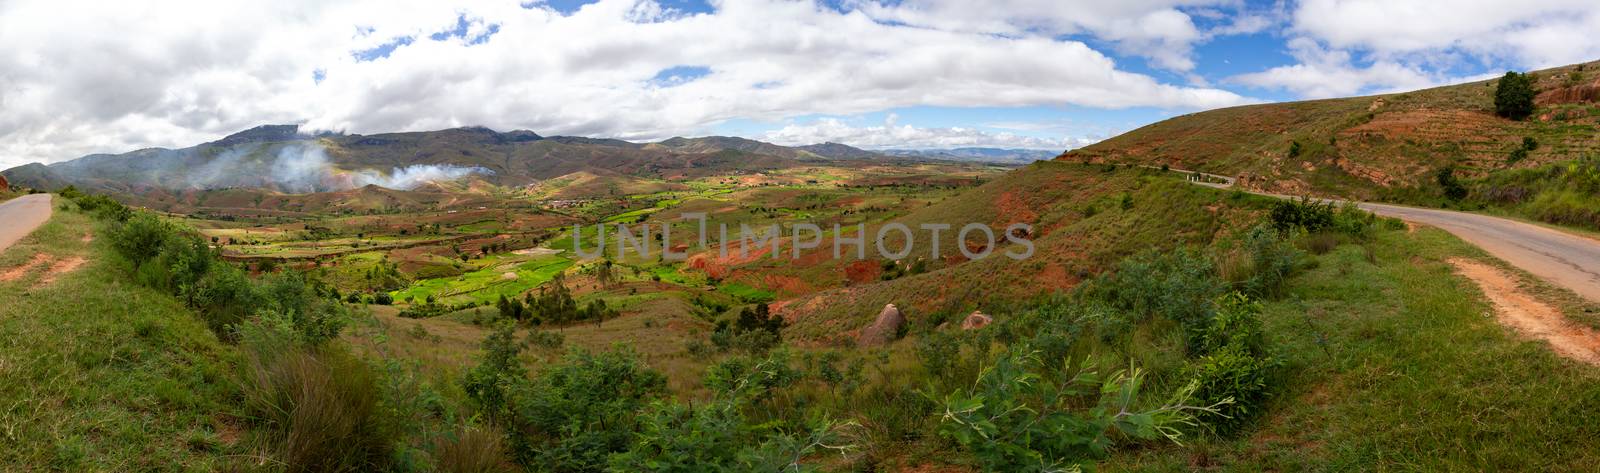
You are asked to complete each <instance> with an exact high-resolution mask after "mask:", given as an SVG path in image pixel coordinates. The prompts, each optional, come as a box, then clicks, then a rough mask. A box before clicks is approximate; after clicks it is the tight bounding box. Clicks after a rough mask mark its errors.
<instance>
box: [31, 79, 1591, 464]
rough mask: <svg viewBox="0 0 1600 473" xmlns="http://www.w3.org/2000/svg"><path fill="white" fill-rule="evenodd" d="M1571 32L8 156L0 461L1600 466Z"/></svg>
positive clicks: (1583, 145)
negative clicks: (1171, 113) (1131, 84)
mask: <svg viewBox="0 0 1600 473" xmlns="http://www.w3.org/2000/svg"><path fill="white" fill-rule="evenodd" d="M1577 67H1578V66H1576V65H1575V66H1569V67H1564V68H1557V69H1553V70H1549V71H1540V72H1538V77H1542V78H1544V79H1542V80H1536V81H1534V83H1535V84H1540V85H1539V87H1541V88H1542V89H1540V90H1542V92H1541V94H1544V95H1540V96H1541V97H1544V98H1543V99H1541V102H1539V105H1538V107H1536V111H1537V112H1539V113H1537V114H1535V115H1533V118H1532V119H1531V121H1516V120H1509V119H1505V118H1501V117H1497V116H1495V115H1494V114H1493V112H1492V107H1491V106H1488V105H1486V104H1485V102H1486V101H1489V100H1490V96H1491V95H1492V93H1493V92H1492V91H1493V87H1492V85H1493V84H1492V83H1467V84H1463V85H1455V86H1449V87H1444V88H1438V89H1428V90H1422V91H1417V92H1411V93H1406V94H1396V95H1385V96H1377V97H1357V98H1349V99H1333V100H1323V101H1310V102H1292V103H1277V104H1267V105H1251V106H1246V107H1240V108H1224V109H1218V110H1212V111H1207V112H1198V113H1195V114H1191V115H1183V116H1178V117H1175V118H1172V119H1169V120H1166V121H1161V122H1158V123H1155V124H1152V125H1149V126H1146V127H1144V128H1140V129H1137V130H1134V131H1132V132H1129V133H1127V134H1124V135H1121V136H1117V137H1114V138H1111V139H1108V140H1105V141H1102V142H1100V143H1098V144H1094V145H1091V146H1087V147H1084V148H1081V149H1075V150H1071V151H1067V152H1065V153H1062V154H1060V155H1059V156H1055V155H1054V154H1053V153H1049V154H1048V155H1047V156H1046V157H1049V156H1055V157H1054V159H1041V160H1037V161H1028V162H1026V163H1022V162H1017V161H1019V160H1025V159H1027V158H1028V157H1037V156H1038V153H1037V152H1035V153H1025V152H1020V151H1016V150H1010V151H1008V152H1004V153H1002V152H999V151H995V152H990V151H982V150H974V149H951V150H946V152H944V153H935V152H904V151H902V152H896V151H893V150H884V151H867V150H863V149H858V148H853V147H850V146H846V145H842V144H838V143H822V144H817V145H808V146H793V147H791V146H782V145H777V144H773V143H766V142H761V141H756V140H752V139H746V138H736V137H722V136H709V137H700V138H671V139H666V140H661V141H655V142H641V143H635V142H630V141H623V140H617V139H600V138H584V137H574V136H548V137H547V136H541V135H539V134H536V133H534V132H531V131H526V130H516V131H508V132H500V131H494V130H491V129H488V128H482V127H465V128H451V129H445V130H437V131H425V132H406V133H384V134H373V135H359V134H344V133H327V132H322V133H303V132H302V131H301V130H300V128H299V127H297V126H294V125H267V126H261V127H257V128H252V129H249V130H246V131H243V132H239V133H235V134H232V135H229V136H227V137H225V138H223V139H220V140H217V141H212V142H208V143H202V144H199V145H195V146H192V147H188V148H179V149H159V148H158V149H144V150H139V151H133V152H129V153H123V154H97V155H90V156H85V157H83V158H80V159H77V160H70V161H63V162H58V163H53V164H50V165H44V164H37V163H36V164H28V165H24V166H19V167H16V168H12V169H8V170H6V171H4V176H5V177H6V179H7V181H8V182H9V183H11V184H12V185H15V186H18V190H17V191H14V192H15V193H16V194H17V197H14V198H11V199H10V200H7V201H6V202H5V203H0V211H3V212H4V213H0V215H6V216H7V220H8V222H7V223H8V224H10V223H11V222H12V221H16V222H22V219H23V218H24V217H26V218H27V219H33V220H38V221H41V222H43V223H42V225H40V226H38V227H37V229H33V228H32V227H33V225H31V224H30V225H27V226H22V225H19V226H17V227H15V228H17V229H19V231H17V232H16V233H19V235H16V237H17V238H16V240H17V243H16V244H15V245H13V246H11V247H10V248H0V275H3V278H0V298H3V299H0V300H4V301H6V303H5V304H0V374H3V375H5V376H6V377H7V379H15V380H19V381H18V382H14V383H6V384H5V385H3V386H0V408H4V409H5V410H3V411H0V413H3V414H5V416H4V417H3V418H0V435H3V437H4V439H5V440H6V441H5V442H0V443H3V444H4V445H6V446H4V447H0V469H7V470H13V469H14V470H19V471H35V470H118V469H133V470H240V471H647V470H648V471H702V470H711V469H720V470H723V471H951V472H966V471H1073V470H1075V469H1102V470H1109V471H1185V470H1296V471H1298V470H1319V471H1320V470H1390V469H1396V470H1456V469H1483V468H1499V469H1519V468H1531V469H1541V470H1574V471H1582V470H1591V469H1595V468H1597V467H1600V455H1597V454H1596V452H1600V441H1597V440H1596V439H1600V432H1596V431H1595V428H1594V426H1593V425H1591V423H1583V422H1574V421H1571V420H1570V419H1573V418H1581V417H1582V416H1584V415H1587V413H1591V412H1595V411H1597V410H1600V384H1597V383H1595V380H1596V379H1597V376H1600V371H1596V367H1595V366H1594V365H1593V363H1594V344H1593V343H1592V342H1593V340H1592V338H1593V334H1594V329H1595V328H1596V327H1600V316H1597V315H1596V313H1597V311H1600V301H1597V300H1596V299H1595V297H1594V294H1592V292H1591V291H1589V290H1587V289H1590V288H1592V287H1594V286H1593V284H1592V282H1593V281H1592V279H1593V277H1592V276H1593V274H1591V273H1590V272H1589V271H1588V270H1587V268H1588V266H1590V265H1589V264H1588V263H1589V262H1590V261H1591V259H1592V256H1593V249H1594V248H1595V247H1596V245H1594V244H1593V242H1592V241H1591V240H1587V239H1586V238H1587V237H1585V236H1582V235H1583V233H1582V232H1583V231H1582V230H1575V229H1576V228H1588V227H1593V224H1594V222H1591V221H1590V220H1589V219H1588V216H1589V214H1587V213H1584V212H1583V210H1584V209H1587V207H1585V205H1587V204H1585V202H1588V200H1586V199H1592V198H1593V191H1592V190H1591V189H1590V187H1589V186H1592V184H1593V183H1594V182H1597V181H1594V180H1593V179H1592V177H1593V176H1592V175H1593V174H1594V173H1595V169H1596V168H1594V167H1593V164H1594V158H1592V157H1590V156H1589V154H1590V153H1591V152H1592V151H1593V148H1594V147H1595V146H1593V145H1594V143H1592V141H1593V136H1592V134H1589V133H1588V131H1592V130H1591V129H1592V128H1593V125H1594V124H1593V123H1591V122H1593V120H1592V116H1593V114H1589V113H1588V112H1584V110H1588V108H1592V105H1590V102H1591V101H1585V100H1587V99H1584V100H1577V101H1573V100H1569V99H1571V98H1572V97H1579V98H1582V94H1576V95H1574V94H1575V93H1573V92H1571V90H1575V89H1573V87H1581V86H1582V84H1581V79H1580V80H1573V79H1570V77H1575V75H1574V74H1575V72H1577V71H1578V70H1579V69H1577ZM1554 77H1559V78H1560V79H1552V78H1554ZM1486 84H1487V85H1486ZM1586 107H1587V108H1586ZM1545 116H1548V117H1549V118H1548V119H1546V118H1544V117H1545ZM1585 127H1587V128H1585ZM1586 130H1588V131H1586ZM1523 135H1527V137H1528V138H1529V139H1531V140H1533V141H1537V142H1538V143H1539V145H1538V146H1531V147H1530V146H1527V145H1524V144H1523V143H1524V141H1523V140H1522V138H1523ZM1324 143H1325V144H1324ZM1502 145H1506V146H1514V147H1516V148H1507V149H1516V150H1521V152H1520V153H1519V154H1518V156H1519V157H1518V158H1517V159H1515V160H1505V161H1502V160H1499V158H1498V157H1497V154H1496V153H1499V151H1500V150H1501V148H1502ZM1280 148H1281V150H1280ZM1002 151H1003V150H1002ZM996 156H1000V157H1002V158H1003V159H995V160H990V161H984V162H978V161H974V159H975V158H983V157H996ZM1019 156H1020V158H1019ZM1190 169H1192V170H1198V171H1203V173H1206V174H1200V175H1196V174H1193V172H1192V171H1189V170H1190ZM224 171H226V172H224ZM1458 172H1459V174H1460V176H1459V178H1458V177H1457V173H1458ZM7 191H8V192H13V191H10V189H7ZM25 193H26V194H31V195H23V194H25ZM1287 195H1313V196H1318V197H1327V198H1340V199H1347V200H1350V201H1356V202H1362V203H1360V204H1343V203H1340V202H1334V201H1328V200H1316V199H1286V198H1283V197H1286V196H1287ZM1366 201H1383V202H1391V203H1371V202H1366ZM1393 203H1404V204H1408V205H1411V206H1410V207H1407V206H1400V205H1394V204H1393ZM1420 206H1431V207H1441V208H1448V209H1451V210H1453V211H1462V212H1465V213H1456V212H1452V213H1445V212H1444V211H1439V210H1430V209H1423V208H1422V207H1420ZM25 207H26V208H28V209H30V210H29V211H27V212H25V213H26V215H24V212H23V211H22V210H20V209H23V208H25ZM40 210H44V212H40ZM13 212H17V213H13ZM1471 212H1477V213H1471ZM1484 214H1493V215H1509V216H1514V217H1518V218H1524V219H1529V220H1539V221H1543V222H1544V223H1545V225H1547V227H1539V226H1535V225H1534V224H1531V223H1521V222H1516V221H1514V220H1509V219H1504V218H1498V217H1493V216H1489V215H1484ZM12 215H16V217H12ZM23 223H25V222H23ZM766 229H770V233H762V232H763V231H764V230H766ZM973 229H976V230H973ZM941 232H942V233H941ZM1570 232H1577V233H1578V234H1577V235H1573V234H1571V233H1570ZM758 234H760V235H766V236H767V237H768V238H760V237H759V235H758ZM602 242H603V243H602ZM841 248H847V249H848V250H841ZM1529 254H1532V256H1529ZM1529 258H1533V259H1532V260H1530V259H1529ZM1530 261H1532V262H1531V263H1530ZM1552 261H1565V262H1567V263H1570V264H1567V266H1570V268H1568V267H1560V268H1556V269H1555V270H1550V267H1551V266H1552ZM1554 266H1559V265H1554ZM1474 429H1476V430H1474ZM1464 431H1475V432H1477V433H1476V434H1474V435H1445V434H1442V433H1443V432H1464Z"/></svg>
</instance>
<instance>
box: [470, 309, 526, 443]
mask: <svg viewBox="0 0 1600 473" xmlns="http://www.w3.org/2000/svg"><path fill="white" fill-rule="evenodd" d="M482 347H483V354H482V355H480V358H479V360H478V366H475V367H473V368H472V371H468V372H467V373H466V375H465V376H464V377H463V378H462V387H463V388H465V389H466V392H467V398H468V399H471V400H472V401H473V402H475V403H477V405H478V409H479V412H483V413H484V414H485V415H486V416H487V417H488V418H489V419H490V420H497V419H500V418H502V417H504V416H505V415H506V405H507V398H508V395H507V393H506V389H507V386H508V385H510V384H512V383H514V382H516V381H517V380H519V379H524V378H526V377H527V370H526V369H525V368H523V367H522V361H521V360H520V359H518V358H517V355H518V354H520V353H521V352H522V345H521V344H519V343H517V340H516V324H514V323H512V322H511V321H510V320H503V321H501V322H500V323H498V324H495V327H494V332H491V333H490V334H489V336H487V337H484V339H483V344H482Z"/></svg>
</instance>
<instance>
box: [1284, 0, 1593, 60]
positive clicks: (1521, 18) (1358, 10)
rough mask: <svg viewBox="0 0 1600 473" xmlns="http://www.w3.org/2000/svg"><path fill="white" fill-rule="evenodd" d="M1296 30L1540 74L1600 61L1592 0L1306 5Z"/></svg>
mask: <svg viewBox="0 0 1600 473" xmlns="http://www.w3.org/2000/svg"><path fill="white" fill-rule="evenodd" d="M1294 29H1295V30H1297V31H1300V32H1303V33H1304V34H1305V35H1307V36H1310V37H1314V38H1316V39H1318V40H1320V41H1323V42H1325V43H1326V44H1328V45H1330V46H1331V47H1334V48H1349V49H1356V50H1361V51H1368V52H1372V53H1374V54H1375V55H1377V56H1380V57H1386V58H1387V57H1398V56H1405V55H1410V54H1418V53H1422V54H1439V53H1446V52H1460V53H1465V54H1470V55H1475V56H1479V57H1483V58H1487V59H1493V60H1501V61H1505V62H1508V63H1511V64H1513V65H1516V66H1522V67H1533V68H1539V67H1549V66H1558V65H1565V64H1570V63H1574V62H1582V61H1589V60H1593V59H1594V58H1595V57H1596V56H1600V39H1597V38H1596V35H1595V32H1597V31H1600V3H1597V2H1594V1H1593V0H1525V1H1517V2H1505V1H1496V0H1452V1H1433V0H1305V1H1302V2H1300V3H1299V6H1298V8H1296V9H1295V12H1294Z"/></svg>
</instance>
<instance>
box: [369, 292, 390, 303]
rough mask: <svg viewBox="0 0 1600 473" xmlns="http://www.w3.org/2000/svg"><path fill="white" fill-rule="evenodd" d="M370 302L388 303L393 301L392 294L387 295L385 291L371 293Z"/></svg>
mask: <svg viewBox="0 0 1600 473" xmlns="http://www.w3.org/2000/svg"><path fill="white" fill-rule="evenodd" d="M372 303H373V304H377V305H390V304H393V303H394V296H391V295H389V293H387V292H379V293H377V294H373V295H372Z"/></svg>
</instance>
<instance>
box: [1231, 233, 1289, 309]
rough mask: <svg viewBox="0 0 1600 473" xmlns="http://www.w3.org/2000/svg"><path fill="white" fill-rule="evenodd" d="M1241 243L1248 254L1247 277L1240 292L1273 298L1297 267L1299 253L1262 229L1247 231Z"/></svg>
mask: <svg viewBox="0 0 1600 473" xmlns="http://www.w3.org/2000/svg"><path fill="white" fill-rule="evenodd" d="M1243 243H1244V248H1245V250H1246V251H1248V252H1249V254H1250V266H1251V275H1250V277H1249V278H1248V279H1246V280H1245V283H1244V286H1243V288H1242V289H1243V290H1244V291H1245V292H1246V293H1248V294H1253V295H1255V296H1258V297H1269V296H1276V295H1277V294H1278V293H1279V292H1280V291H1281V290H1282V289H1283V286H1284V284H1285V283H1287V282H1288V281H1289V277H1290V276H1293V275H1294V271H1295V269H1296V267H1298V266H1299V263H1300V258H1301V254H1300V252H1299V251H1296V250H1295V249H1294V247H1292V246H1290V245H1289V244H1288V242H1286V241H1284V240H1283V237H1281V236H1280V235H1279V233H1277V232H1274V231H1272V230H1270V229H1267V228H1266V227H1265V226H1256V227H1255V228H1252V229H1250V232H1249V233H1246V234H1245V237H1244V241H1243Z"/></svg>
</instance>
